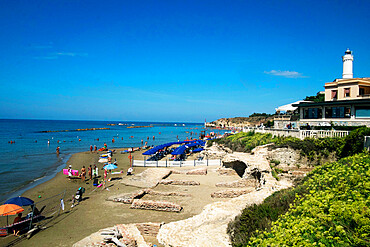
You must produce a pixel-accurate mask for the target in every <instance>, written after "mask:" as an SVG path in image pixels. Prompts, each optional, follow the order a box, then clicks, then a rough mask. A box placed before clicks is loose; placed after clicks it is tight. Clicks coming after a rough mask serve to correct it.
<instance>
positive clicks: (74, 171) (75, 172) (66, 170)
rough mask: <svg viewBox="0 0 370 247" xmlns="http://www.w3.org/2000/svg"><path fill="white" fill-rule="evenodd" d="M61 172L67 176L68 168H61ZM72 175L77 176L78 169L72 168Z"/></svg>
mask: <svg viewBox="0 0 370 247" xmlns="http://www.w3.org/2000/svg"><path fill="white" fill-rule="evenodd" d="M63 174H64V175H67V176H68V169H63ZM72 175H73V176H78V170H72Z"/></svg>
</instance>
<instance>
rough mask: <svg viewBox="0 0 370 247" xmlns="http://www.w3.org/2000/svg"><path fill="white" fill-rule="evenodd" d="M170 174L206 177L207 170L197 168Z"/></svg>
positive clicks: (175, 171)
mask: <svg viewBox="0 0 370 247" xmlns="http://www.w3.org/2000/svg"><path fill="white" fill-rule="evenodd" d="M171 173H172V174H184V175H207V168H197V169H193V170H171Z"/></svg>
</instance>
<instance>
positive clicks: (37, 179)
mask: <svg viewBox="0 0 370 247" xmlns="http://www.w3.org/2000/svg"><path fill="white" fill-rule="evenodd" d="M44 177H46V176H42V177H39V178H36V179H34V180H33V181H31V182H30V183H31V184H32V183H34V182H36V181H39V180H40V179H43V178H44Z"/></svg>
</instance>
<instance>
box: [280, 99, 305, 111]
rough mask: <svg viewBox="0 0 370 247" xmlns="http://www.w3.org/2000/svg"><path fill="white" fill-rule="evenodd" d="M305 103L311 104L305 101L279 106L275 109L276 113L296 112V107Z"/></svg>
mask: <svg viewBox="0 0 370 247" xmlns="http://www.w3.org/2000/svg"><path fill="white" fill-rule="evenodd" d="M307 102H312V101H305V100H299V101H296V102H294V103H290V104H286V105H283V106H279V107H278V108H275V111H276V112H288V111H295V110H297V107H296V105H298V104H300V103H307Z"/></svg>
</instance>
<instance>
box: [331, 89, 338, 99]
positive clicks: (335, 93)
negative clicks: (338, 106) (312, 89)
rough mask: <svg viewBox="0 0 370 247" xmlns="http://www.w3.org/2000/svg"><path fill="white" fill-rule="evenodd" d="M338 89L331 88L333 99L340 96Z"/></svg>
mask: <svg viewBox="0 0 370 247" xmlns="http://www.w3.org/2000/svg"><path fill="white" fill-rule="evenodd" d="M337 92H338V91H337V90H331V98H332V99H337V98H338V96H337Z"/></svg>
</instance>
